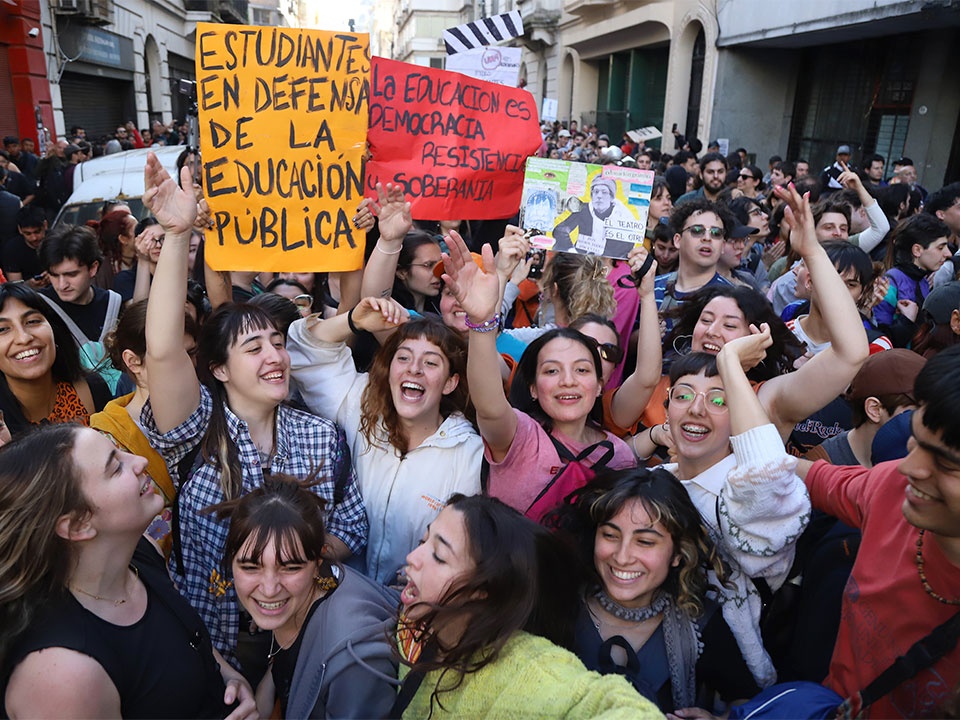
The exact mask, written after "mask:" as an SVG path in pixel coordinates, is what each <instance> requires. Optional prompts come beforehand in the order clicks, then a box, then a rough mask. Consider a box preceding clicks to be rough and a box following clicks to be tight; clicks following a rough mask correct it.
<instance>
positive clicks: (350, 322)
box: [347, 308, 363, 335]
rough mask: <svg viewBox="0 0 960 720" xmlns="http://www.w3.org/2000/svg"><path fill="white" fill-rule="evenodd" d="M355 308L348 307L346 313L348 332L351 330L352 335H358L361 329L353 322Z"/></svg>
mask: <svg viewBox="0 0 960 720" xmlns="http://www.w3.org/2000/svg"><path fill="white" fill-rule="evenodd" d="M355 309H356V308H350V311H349V312H348V313H347V325H349V326H350V332H352V333H353V334H354V335H359V334H360V333H361V332H363V331H362V330H361V329H360V328H358V327H357V326H356V325H354V324H353V311H354V310H355Z"/></svg>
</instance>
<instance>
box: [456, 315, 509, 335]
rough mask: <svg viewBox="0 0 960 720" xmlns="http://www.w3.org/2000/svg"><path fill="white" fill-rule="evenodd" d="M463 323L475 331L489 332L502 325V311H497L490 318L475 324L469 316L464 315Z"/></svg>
mask: <svg viewBox="0 0 960 720" xmlns="http://www.w3.org/2000/svg"><path fill="white" fill-rule="evenodd" d="M463 324H464V325H466V326H467V327H468V328H469V329H470V330H473V331H474V332H478V333H488V332H491V331H493V330H496V329H498V328H499V327H500V313H497V314H496V315H494V316H493V317H492V318H490V319H489V320H484V321H483V322H482V323H480V324H479V325H474V324H473V323H472V322H470V318H469V317H464V318H463Z"/></svg>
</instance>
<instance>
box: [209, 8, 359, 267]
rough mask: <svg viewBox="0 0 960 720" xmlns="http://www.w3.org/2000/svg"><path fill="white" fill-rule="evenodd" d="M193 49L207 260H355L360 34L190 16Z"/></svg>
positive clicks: (238, 263)
mask: <svg viewBox="0 0 960 720" xmlns="http://www.w3.org/2000/svg"><path fill="white" fill-rule="evenodd" d="M196 60H197V105H198V107H199V116H200V150H201V156H202V158H203V187H204V193H205V196H206V198H207V202H208V203H209V204H210V208H211V210H212V212H213V218H214V227H213V229H212V230H211V231H209V232H208V233H207V234H206V259H207V262H209V263H210V266H211V267H213V268H214V269H215V270H268V271H278V272H279V271H287V272H317V271H324V270H329V271H342V270H356V269H359V268H360V267H362V265H363V247H364V241H365V235H364V234H363V233H361V232H359V231H358V230H357V229H356V228H354V227H353V225H352V223H351V222H350V218H352V217H353V214H354V213H355V212H356V207H357V205H358V204H359V202H360V200H361V199H362V198H363V169H362V162H363V152H364V140H365V138H366V132H367V115H368V109H367V101H368V98H369V94H370V80H369V75H370V46H369V37H368V36H367V35H365V34H352V33H342V32H325V31H320V30H295V29H289V28H276V27H246V26H237V25H220V24H211V23H200V24H198V26H197V57H196Z"/></svg>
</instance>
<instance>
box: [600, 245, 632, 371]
mask: <svg viewBox="0 0 960 720" xmlns="http://www.w3.org/2000/svg"><path fill="white" fill-rule="evenodd" d="M629 274H630V265H628V264H627V261H626V260H620V261H619V262H617V264H616V266H614V267H612V268H611V269H610V273H609V274H608V275H607V282H609V283H610V284H611V285H612V286H613V298H614V300H616V302H617V309H616V310H615V311H614V313H613V317H612V318H610V319H611V320H612V321H613V324H614V325H616V327H617V335H619V336H620V347H621V348H623V359H622V360H621V361H620V362H619V363H617V366H616V367H615V368H614V369H613V372H612V373H610V378H609V379H608V380H607V387H608V388H615V387H619V386H620V383H621V382H623V376H624V374H625V372H624V368H625V365H626V363H627V354H628V352H627V351H628V350H629V347H630V335H631V334H632V333H633V326H634V325H635V324H636V322H637V315H639V314H640V296H639V295H637V289H636V288H632V287H626V288H624V287H620V285H618V284H617V280H619V279H620V278H622V277H626V276H627V275H629Z"/></svg>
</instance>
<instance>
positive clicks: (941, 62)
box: [712, 0, 960, 188]
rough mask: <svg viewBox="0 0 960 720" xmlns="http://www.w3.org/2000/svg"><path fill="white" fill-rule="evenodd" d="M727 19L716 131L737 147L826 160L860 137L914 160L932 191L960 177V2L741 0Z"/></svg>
mask: <svg viewBox="0 0 960 720" xmlns="http://www.w3.org/2000/svg"><path fill="white" fill-rule="evenodd" d="M718 21H719V26H720V36H719V39H718V47H719V53H718V70H717V78H716V94H715V98H716V102H715V104H714V106H713V113H712V114H713V128H714V130H715V133H714V134H716V135H719V136H724V137H729V138H730V140H731V147H736V146H737V145H744V146H746V147H748V148H749V149H750V150H751V152H755V153H756V155H757V158H758V160H759V161H760V163H759V164H761V165H763V166H765V165H766V161H767V159H768V157H769V156H770V155H772V154H775V153H776V154H784V152H786V157H788V158H789V159H797V158H803V159H805V160H808V161H809V162H810V167H811V168H813V169H818V168H821V167H824V166H826V165H827V164H829V163H832V162H833V159H834V154H835V153H836V149H837V147H838V146H839V145H850V147H851V149H852V150H853V156H852V158H851V159H852V161H853V162H854V163H859V162H860V161H861V158H862V157H864V156H865V155H869V154H872V153H879V154H880V155H883V156H884V158H885V159H886V160H887V168H888V170H889V168H890V165H891V164H892V163H891V161H892V160H894V159H896V158H898V157H901V156H907V157H909V158H910V159H912V160H913V161H914V163H915V165H916V168H917V173H918V177H919V182H920V183H921V184H923V185H925V186H927V187H930V188H937V187H940V186H941V185H942V184H944V183H945V182H949V181H952V180H957V179H960V82H958V81H957V79H956V77H955V76H954V75H953V72H952V70H953V67H954V66H955V65H956V59H955V55H954V53H955V52H956V48H957V47H958V44H960V3H958V2H956V1H955V0H953V1H944V2H930V1H929V0H907V1H904V0H845V2H843V3H835V2H830V1H829V0H810V1H808V2H806V3H790V4H789V5H788V4H784V5H783V6H782V7H779V6H778V9H777V12H775V13H774V12H770V8H769V4H768V3H764V2H761V1H760V0H735V1H734V2H728V3H723V4H722V5H721V8H720V10H719V14H718Z"/></svg>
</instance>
